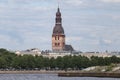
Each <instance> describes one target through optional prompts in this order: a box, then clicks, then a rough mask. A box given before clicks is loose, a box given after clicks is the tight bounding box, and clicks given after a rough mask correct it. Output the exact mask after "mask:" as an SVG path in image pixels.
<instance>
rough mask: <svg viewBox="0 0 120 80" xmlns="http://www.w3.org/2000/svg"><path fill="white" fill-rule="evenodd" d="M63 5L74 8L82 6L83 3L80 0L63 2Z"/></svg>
mask: <svg viewBox="0 0 120 80" xmlns="http://www.w3.org/2000/svg"><path fill="white" fill-rule="evenodd" d="M65 3H67V4H70V5H74V6H80V5H81V4H83V1H82V0H65Z"/></svg>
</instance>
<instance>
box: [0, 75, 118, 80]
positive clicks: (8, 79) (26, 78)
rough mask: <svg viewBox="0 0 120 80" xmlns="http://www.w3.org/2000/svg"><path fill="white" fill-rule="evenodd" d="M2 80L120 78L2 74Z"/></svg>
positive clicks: (104, 79) (100, 79) (108, 79)
mask: <svg viewBox="0 0 120 80" xmlns="http://www.w3.org/2000/svg"><path fill="white" fill-rule="evenodd" d="M0 80H120V78H97V77H58V76H57V74H0Z"/></svg>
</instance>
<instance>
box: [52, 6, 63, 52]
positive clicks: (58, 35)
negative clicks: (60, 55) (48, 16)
mask: <svg viewBox="0 0 120 80" xmlns="http://www.w3.org/2000/svg"><path fill="white" fill-rule="evenodd" d="M64 48H65V34H64V29H63V27H62V18H61V12H60V9H59V7H58V9H57V12H56V18H55V27H54V29H53V34H52V50H53V51H63V50H64Z"/></svg>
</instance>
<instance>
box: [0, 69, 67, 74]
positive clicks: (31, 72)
mask: <svg viewBox="0 0 120 80" xmlns="http://www.w3.org/2000/svg"><path fill="white" fill-rule="evenodd" d="M64 72H65V71H45V70H40V71H36V70H25V71H0V74H58V73H64Z"/></svg>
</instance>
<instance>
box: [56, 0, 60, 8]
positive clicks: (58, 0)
mask: <svg viewBox="0 0 120 80" xmlns="http://www.w3.org/2000/svg"><path fill="white" fill-rule="evenodd" d="M57 1H58V8H59V4H60V2H59V0H57Z"/></svg>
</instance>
